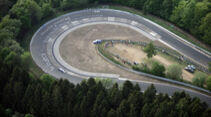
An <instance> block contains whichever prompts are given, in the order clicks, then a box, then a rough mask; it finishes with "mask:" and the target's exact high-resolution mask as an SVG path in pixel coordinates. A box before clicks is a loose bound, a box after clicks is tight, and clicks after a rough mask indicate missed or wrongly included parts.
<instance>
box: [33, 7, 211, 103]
mask: <svg viewBox="0 0 211 117" xmlns="http://www.w3.org/2000/svg"><path fill="white" fill-rule="evenodd" d="M96 23H101V24H102V23H103V24H106V23H109V24H111V23H112V24H119V25H124V26H127V27H129V28H133V29H134V30H137V31H139V32H140V33H142V34H143V35H144V36H146V37H148V38H151V39H153V40H156V39H157V40H162V42H165V43H166V44H167V45H170V46H171V47H172V48H174V49H176V50H178V51H179V52H180V53H182V54H184V55H185V56H188V57H190V58H192V59H194V60H195V61H197V62H198V63H200V64H202V65H207V63H208V62H209V61H211V59H210V57H209V56H208V55H205V54H203V53H201V52H199V51H197V50H196V49H195V48H192V47H190V46H189V45H188V44H186V43H184V42H183V41H180V40H179V39H178V38H177V36H175V35H172V34H171V33H169V32H167V31H165V30H163V29H162V28H160V27H158V26H156V25H154V24H153V23H150V22H149V21H148V20H146V19H144V18H142V17H139V16H137V15H134V14H130V13H127V12H122V11H117V10H109V9H88V10H82V11H77V12H72V13H69V14H66V15H64V16H61V17H58V18H56V19H54V20H51V21H49V22H48V23H46V24H44V25H43V26H42V27H41V28H40V29H39V30H38V31H37V32H36V33H35V34H34V36H33V38H32V41H31V44H30V50H31V53H32V57H33V59H34V61H35V62H36V64H37V65H38V66H39V67H40V68H41V69H42V70H43V71H45V72H46V73H49V74H51V75H53V76H55V77H56V78H67V79H69V80H70V81H71V82H73V83H78V82H80V81H81V80H83V79H84V78H87V77H90V76H102V77H109V78H116V77H118V74H100V73H92V72H87V71H82V70H80V69H77V68H75V67H72V66H70V65H69V64H67V63H66V62H65V61H64V60H63V59H62V58H61V56H60V52H59V46H60V43H61V41H62V39H64V37H65V36H66V35H67V34H69V33H70V32H71V30H72V29H74V28H79V27H80V26H82V25H87V24H96ZM196 55H197V56H196ZM58 68H63V69H65V70H66V71H68V73H62V72H60V71H58ZM115 80H117V81H118V82H122V80H119V79H115ZM133 82H138V83H139V84H140V86H141V89H142V90H145V89H146V87H148V86H149V84H150V83H151V82H142V81H133ZM154 84H155V87H156V89H157V90H158V92H162V93H168V94H169V95H172V94H173V92H175V91H182V90H184V91H185V92H187V93H189V94H190V95H191V96H197V97H199V98H200V99H201V100H203V101H206V102H207V103H208V104H209V105H211V97H210V96H208V95H205V94H202V93H199V92H196V91H193V90H189V89H185V88H181V87H177V86H171V85H169V84H163V83H156V82H154Z"/></svg>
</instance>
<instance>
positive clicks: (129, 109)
mask: <svg viewBox="0 0 211 117" xmlns="http://www.w3.org/2000/svg"><path fill="white" fill-rule="evenodd" d="M107 3H111V4H118V5H123V6H129V7H133V8H136V9H139V10H142V11H143V12H144V13H146V14H152V15H155V16H157V17H160V18H163V19H165V20H167V21H169V22H172V23H174V24H175V25H177V26H179V27H181V28H183V29H184V30H186V31H188V32H189V33H191V34H192V35H194V36H195V37H197V38H198V39H199V40H201V41H203V42H204V43H207V44H209V45H211V12H210V11H211V2H210V0H0V20H1V22H0V76H1V77H0V116H1V117H10V116H14V117H23V116H25V117H31V116H32V117H33V116H37V117H42V116H43V117H46V116H55V117H62V116H76V117H80V116H81V117H89V116H90V117H92V116H96V117H99V116H100V117H101V116H102V117H103V116H105V117H126V116H131V117H136V116H143V117H145V116H147V117H151V116H158V117H163V116H168V117H169V116H172V117H178V116H187V117H188V116H190V117H194V116H196V117H199V116H204V117H209V116H210V115H211V109H210V108H208V107H207V105H206V104H205V103H201V102H200V100H199V99H198V98H190V96H188V95H187V94H185V93H184V92H181V93H178V92H175V94H174V95H173V96H172V97H169V96H167V95H165V94H158V95H157V93H156V90H155V88H154V86H153V85H152V86H151V87H149V88H148V90H146V91H145V92H144V93H142V92H140V87H138V85H133V84H132V83H131V82H129V81H126V82H125V83H124V84H123V86H119V85H118V84H114V85H113V86H111V87H109V88H106V86H104V85H103V83H100V82H98V83H97V82H95V80H94V79H90V80H88V81H84V82H82V83H81V84H77V85H74V84H72V83H70V82H68V81H67V80H55V79H54V78H52V77H51V76H49V75H43V76H41V77H36V76H34V75H33V74H31V72H29V69H30V64H31V55H30V53H29V52H28V50H24V49H23V47H22V46H20V45H21V43H22V42H23V41H24V40H23V39H24V35H25V34H26V33H27V32H28V31H29V30H31V29H32V28H33V27H34V26H36V25H37V24H38V23H39V22H40V21H42V20H44V19H46V18H49V17H51V16H54V15H55V14H56V13H57V12H58V11H66V10H70V9H82V8H87V7H89V6H92V5H98V4H107ZM208 80H209V85H210V86H211V77H209V79H208Z"/></svg>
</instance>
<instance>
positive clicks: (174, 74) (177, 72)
mask: <svg viewBox="0 0 211 117" xmlns="http://www.w3.org/2000/svg"><path fill="white" fill-rule="evenodd" d="M166 76H167V77H168V78H171V79H173V80H182V68H181V67H180V65H178V64H173V65H170V66H169V67H168V69H167V72H166Z"/></svg>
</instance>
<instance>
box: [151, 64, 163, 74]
mask: <svg viewBox="0 0 211 117" xmlns="http://www.w3.org/2000/svg"><path fill="white" fill-rule="evenodd" d="M165 70H166V69H165V67H164V66H163V65H162V64H161V63H159V62H153V63H152V68H151V73H152V74H153V75H157V76H161V77H165Z"/></svg>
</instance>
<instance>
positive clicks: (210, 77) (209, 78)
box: [206, 76, 211, 91]
mask: <svg viewBox="0 0 211 117" xmlns="http://www.w3.org/2000/svg"><path fill="white" fill-rule="evenodd" d="M206 83H207V88H208V89H209V90H210V91H211V76H209V77H208V78H207V82H206Z"/></svg>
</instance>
